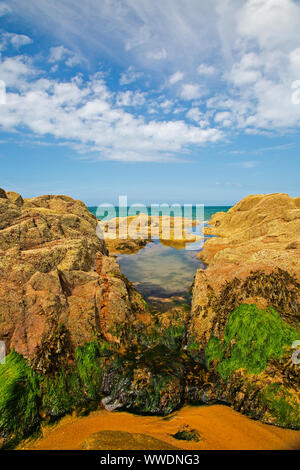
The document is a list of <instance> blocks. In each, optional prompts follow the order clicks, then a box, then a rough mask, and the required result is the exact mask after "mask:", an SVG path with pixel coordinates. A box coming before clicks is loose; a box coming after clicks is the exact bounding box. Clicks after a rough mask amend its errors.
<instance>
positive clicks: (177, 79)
mask: <svg viewBox="0 0 300 470" xmlns="http://www.w3.org/2000/svg"><path fill="white" fill-rule="evenodd" d="M183 77H184V73H183V72H175V73H173V75H171V77H170V78H169V83H170V85H174V84H175V83H177V82H180V81H181V80H182V79H183Z"/></svg>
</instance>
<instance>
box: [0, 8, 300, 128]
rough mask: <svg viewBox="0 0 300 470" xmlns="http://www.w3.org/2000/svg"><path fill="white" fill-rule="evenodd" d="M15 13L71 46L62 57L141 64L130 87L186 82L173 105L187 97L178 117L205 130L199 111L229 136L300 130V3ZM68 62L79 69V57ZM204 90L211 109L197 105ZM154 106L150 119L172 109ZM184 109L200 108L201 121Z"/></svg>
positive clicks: (176, 89)
mask: <svg viewBox="0 0 300 470" xmlns="http://www.w3.org/2000/svg"><path fill="white" fill-rule="evenodd" d="M0 5H1V4H0ZM10 5H11V8H13V10H14V13H15V14H16V15H20V16H21V17H22V18H24V19H26V21H28V23H33V24H34V26H35V27H36V28H42V29H43V31H48V32H49V33H51V34H53V36H54V37H55V40H56V41H60V42H59V43H61V44H63V46H64V47H63V50H61V49H60V50H57V51H56V52H55V53H54V55H55V54H56V55H57V56H59V55H60V54H62V55H64V53H65V52H64V49H67V50H69V51H70V50H77V49H76V48H78V50H81V52H82V54H81V56H83V57H85V56H86V55H88V54H91V55H93V54H94V57H96V58H97V59H98V58H99V54H100V55H101V57H109V58H111V57H113V59H114V63H117V64H119V65H120V66H122V67H125V66H127V65H128V64H131V67H129V68H128V69H127V70H126V72H124V73H122V74H121V77H120V84H121V85H122V86H126V85H129V84H134V83H135V82H136V81H137V80H139V79H140V78H141V77H142V76H144V77H147V80H148V77H150V79H149V80H151V78H153V80H155V87H156V89H162V87H166V85H175V84H177V85H176V86H169V87H168V93H169V96H167V97H166V98H167V99H171V100H172V99H173V100H176V99H178V102H177V103H176V109H174V111H173V113H174V114H175V113H177V114H179V113H180V112H182V113H183V112H184V113H185V114H186V113H188V114H186V118H187V119H190V120H193V122H194V123H196V124H197V129H198V128H199V122H201V120H202V117H201V116H200V117H199V116H198V117H199V119H196V111H195V109H194V108H197V107H199V106H201V110H202V112H203V113H204V115H205V119H204V120H206V121H207V120H208V121H210V120H211V119H212V120H213V121H212V122H213V123H214V124H213V126H217V127H219V128H221V129H223V131H224V129H225V130H226V129H227V131H228V132H229V130H230V129H234V130H235V131H237V132H247V133H261V132H264V133H265V132H272V133H275V132H277V131H278V132H282V130H290V129H292V130H294V131H295V130H297V129H298V127H299V126H300V105H299V104H296V102H297V100H295V99H293V97H295V96H296V93H298V95H299V90H297V89H296V88H295V87H297V86H298V85H297V83H298V81H299V80H300V76H299V67H300V52H299V51H300V28H299V24H300V4H299V2H298V1H296V0H230V1H228V0H216V1H215V2H199V0H189V1H187V2H182V0H164V2H161V0H152V1H151V2H149V0H123V1H122V2H120V1H118V0H110V1H103V2H99V1H98V0H90V1H89V2H88V6H87V5H86V4H84V2H80V1H79V0H78V1H77V0H74V1H73V2H70V1H69V0H52V1H51V2H49V1H48V0H31V1H30V2H24V1H23V0H11V2H10ZM58 10H59V11H60V15H57V11H58ZM0 11H1V10H0ZM170 12H171V14H170ZM87 24H88V27H83V26H82V25H87ZM99 51H100V52H99ZM163 59H167V60H163ZM63 60H67V61H69V62H68V63H69V65H71V62H72V58H71V56H68V58H66V56H65V58H64V59H63ZM74 60H76V59H74V58H73V61H74ZM56 63H57V62H53V64H54V65H55V64H56ZM97 63H99V62H97ZM124 63H125V64H126V65H125V66H124ZM212 64H213V65H212ZM7 65H8V64H7ZM182 70H184V75H183V72H182ZM220 71H222V73H220ZM217 72H218V73H217ZM151 73H152V75H151ZM211 77H213V78H214V79H213V80H210V78H211ZM183 79H184V81H183ZM203 82H205V86H207V89H206V88H205V89H204V88H203ZM293 84H294V85H293ZM293 86H294V88H293ZM149 88H150V87H147V89H149ZM164 89H165V88H164ZM220 90H221V92H220ZM204 91H205V96H206V92H207V97H208V98H207V100H206V103H204V101H203V103H200V104H199V103H197V102H195V101H197V100H198V101H199V99H200V98H201V99H203V96H204ZM298 95H297V96H298ZM134 99H137V100H138V101H139V100H142V98H141V97H140V98H138V97H137V96H136V97H135V98H134V97H133V95H124V96H123V95H120V96H119V98H118V100H119V101H118V102H119V103H120V106H122V108H125V107H128V106H130V105H129V104H126V103H131V102H133V101H132V100H134ZM138 101H137V102H136V103H137V104H136V105H137V106H140V105H139V104H138ZM153 101H154V100H153V99H152V101H151V99H150V98H149V97H147V108H148V109H149V112H151V113H153V115H154V114H155V113H157V111H158V112H159V113H161V110H163V109H164V108H160V107H159V106H158V104H159V102H158V103H156V104H155V103H153ZM162 101H163V100H161V102H162ZM121 103H123V104H121ZM205 105H206V106H207V110H208V111H209V112H210V113H211V114H210V115H208V113H207V110H205V109H204V108H203V107H204V106H205ZM184 107H192V110H191V113H189V109H186V110H184V111H182V110H183V108H184ZM165 109H168V108H165ZM222 113H223V114H222ZM224 113H228V114H227V115H225V114H224ZM161 114H162V116H161V119H162V118H164V117H165V115H164V113H161ZM192 116H193V117H192ZM212 116H214V117H212ZM157 119H158V118H157Z"/></svg>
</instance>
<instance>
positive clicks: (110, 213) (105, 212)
mask: <svg viewBox="0 0 300 470" xmlns="http://www.w3.org/2000/svg"><path fill="white" fill-rule="evenodd" d="M184 207H185V206H182V211H183V210H184ZM230 208H231V206H204V220H205V221H209V219H210V218H211V216H212V215H213V214H215V213H216V212H227V211H228V210H229V209H230ZM88 209H89V211H90V212H91V213H92V214H94V215H96V216H97V209H98V208H97V207H88ZM129 210H130V207H128V208H127V211H126V215H128V212H129ZM146 211H147V212H146ZM124 212H125V211H123V210H122V214H121V216H124ZM99 213H100V211H98V216H97V217H98V218H99V219H100V220H101V219H103V218H104V217H106V218H107V220H109V219H110V218H114V217H119V213H120V210H119V207H118V206H115V207H111V206H110V207H107V208H105V207H103V208H102V210H101V216H99ZM139 213H142V214H144V213H147V214H148V215H150V214H151V207H150V206H149V207H147V208H146V210H145V209H141V210H139ZM182 213H184V212H182ZM199 213H201V211H199V210H198V211H197V208H196V206H195V205H193V207H192V218H193V220H196V219H197V218H198V214H199Z"/></svg>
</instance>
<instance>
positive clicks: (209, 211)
mask: <svg viewBox="0 0 300 470" xmlns="http://www.w3.org/2000/svg"><path fill="white" fill-rule="evenodd" d="M116 209H118V208H116ZM229 209H230V207H228V206H207V207H205V208H204V220H205V221H208V220H209V219H210V217H211V216H212V215H213V214H215V213H216V212H220V211H223V212H227V211H228V210H229ZM89 210H90V211H91V212H92V213H93V214H94V215H96V210H97V208H96V207H89ZM116 214H118V211H117V210H116ZM194 214H195V211H194ZM116 216H117V215H116ZM194 218H195V217H194ZM206 238H208V237H206ZM201 246H202V243H199V242H197V243H195V244H190V245H189V248H192V250H190V249H189V250H187V249H185V248H183V249H176V248H173V247H170V246H165V245H163V244H162V243H161V242H160V241H159V240H155V241H154V242H153V243H149V244H148V245H147V246H145V248H143V249H142V250H140V251H139V252H138V253H137V254H134V255H119V256H118V257H117V259H118V262H119V264H120V267H121V270H122V272H123V273H124V274H125V276H127V278H128V279H129V280H130V281H131V282H133V283H134V284H135V286H136V288H137V289H138V290H139V291H140V292H141V293H142V294H143V296H144V298H145V299H146V300H148V301H149V302H150V303H151V302H152V303H153V304H155V303H157V302H158V303H159V302H163V303H166V305H167V303H168V302H172V301H174V302H175V303H176V302H178V303H182V302H185V301H186V300H187V299H188V296H189V294H188V292H189V290H190V287H191V285H192V282H193V279H194V276H195V274H196V271H197V269H199V268H204V265H203V264H202V262H201V261H200V260H199V258H198V257H197V254H198V252H199V251H200V250H201Z"/></svg>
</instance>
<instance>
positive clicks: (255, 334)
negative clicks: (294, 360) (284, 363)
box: [205, 304, 300, 379]
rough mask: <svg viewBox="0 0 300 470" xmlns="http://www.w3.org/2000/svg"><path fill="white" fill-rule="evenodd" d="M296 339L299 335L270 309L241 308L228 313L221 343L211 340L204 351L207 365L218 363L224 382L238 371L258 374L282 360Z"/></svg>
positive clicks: (245, 305)
mask: <svg viewBox="0 0 300 470" xmlns="http://www.w3.org/2000/svg"><path fill="white" fill-rule="evenodd" d="M299 338H300V333H299V331H297V330H296V329H295V328H293V327H291V326H289V325H288V324H287V323H286V322H285V321H284V320H283V319H282V318H281V317H280V316H279V314H278V313H277V312H276V310H274V309H273V308H268V309H267V310H261V309H259V308H258V307H257V306H256V305H248V304H242V305H240V306H239V307H238V308H236V309H235V310H234V311H233V312H232V313H231V315H230V317H229V319H228V322H227V324H226V327H225V330H224V337H223V340H220V339H218V338H216V337H214V336H212V337H211V339H210V341H209V343H208V345H207V347H206V351H205V352H206V360H207V364H208V366H210V365H211V364H212V362H213V361H214V360H217V361H218V365H217V371H218V372H219V374H220V375H221V377H222V378H223V379H225V378H228V377H229V376H230V375H231V374H232V373H233V372H234V371H236V370H238V369H245V370H246V371H247V372H248V373H249V374H259V373H260V372H262V371H263V370H265V368H266V367H267V364H268V362H269V360H270V359H271V358H273V359H277V358H280V357H282V356H283V354H284V352H285V347H291V345H292V343H293V341H295V340H297V339H299Z"/></svg>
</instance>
